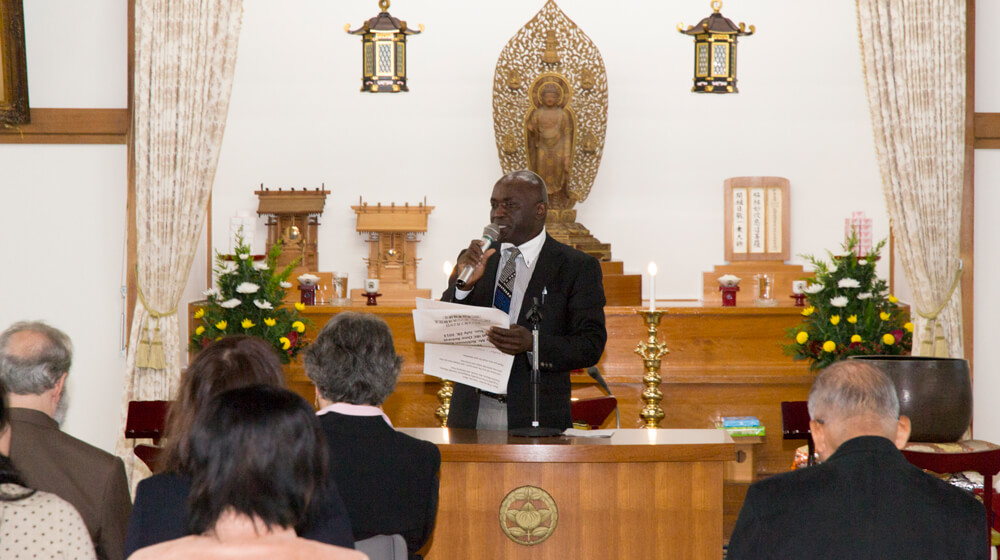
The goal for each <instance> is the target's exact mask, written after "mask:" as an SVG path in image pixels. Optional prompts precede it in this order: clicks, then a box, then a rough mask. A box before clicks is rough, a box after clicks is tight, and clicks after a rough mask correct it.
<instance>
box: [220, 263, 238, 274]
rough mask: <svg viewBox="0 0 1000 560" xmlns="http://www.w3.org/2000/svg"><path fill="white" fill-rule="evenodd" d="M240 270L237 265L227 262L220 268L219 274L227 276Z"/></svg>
mask: <svg viewBox="0 0 1000 560" xmlns="http://www.w3.org/2000/svg"><path fill="white" fill-rule="evenodd" d="M237 269H239V267H238V266H236V263H234V262H233V261H226V262H225V263H224V264H223V265H222V266H220V267H219V274H220V275H223V276H225V275H226V274H232V273H234V272H236V271H237Z"/></svg>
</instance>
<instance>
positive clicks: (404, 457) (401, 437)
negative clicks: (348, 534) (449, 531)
mask: <svg viewBox="0 0 1000 560" xmlns="http://www.w3.org/2000/svg"><path fill="white" fill-rule="evenodd" d="M401 364H402V359H401V358H400V357H399V356H397V355H396V350H395V348H394V347H393V342H392V332H391V331H390V330H389V326H388V325H387V324H386V323H385V321H383V320H382V319H379V318H378V317H376V316H374V315H369V314H364V313H351V312H345V313H339V314H337V315H336V316H335V317H334V318H333V319H331V320H330V321H329V322H328V323H327V324H326V326H324V327H323V330H321V331H320V333H319V335H317V336H316V340H314V341H313V342H312V343H311V344H310V345H309V347H308V348H307V349H306V351H305V358H304V365H305V370H306V375H307V376H309V379H310V380H312V382H313V384H314V385H316V400H317V401H318V403H319V406H320V407H321V409H320V411H319V412H318V413H317V414H318V415H319V422H320V425H321V426H322V428H323V431H324V432H325V433H326V438H327V443H328V445H329V446H330V476H331V477H332V478H333V480H334V482H335V483H336V485H337V487H338V488H339V489H340V495H341V498H343V500H344V505H345V506H347V512H348V515H349V516H350V518H351V527H352V529H353V530H354V540H355V541H359V540H362V539H366V538H369V537H372V536H375V535H391V534H400V535H402V536H403V538H405V539H406V545H407V549H408V551H409V557H410V558H411V559H414V558H421V556H420V555H419V552H420V550H421V548H422V547H423V546H424V545H425V544H426V543H427V541H428V540H429V539H430V536H431V532H432V531H433V529H434V517H435V516H436V514H437V501H438V470H439V469H440V467H441V453H440V452H439V451H438V449H437V447H436V446H434V444H432V443H429V442H426V441H421V440H418V439H415V438H412V437H410V436H408V435H405V434H401V433H399V432H397V431H396V430H395V429H394V428H393V427H392V422H390V420H389V417H388V416H386V415H385V413H384V412H383V411H382V409H381V405H382V403H384V402H385V400H386V398H388V397H389V395H390V394H391V393H392V391H393V389H395V387H396V380H397V378H398V377H399V369H400V366H401Z"/></svg>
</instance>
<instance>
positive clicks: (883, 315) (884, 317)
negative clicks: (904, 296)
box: [878, 311, 892, 321]
mask: <svg viewBox="0 0 1000 560" xmlns="http://www.w3.org/2000/svg"><path fill="white" fill-rule="evenodd" d="M878 316H879V318H881V319H882V320H883V321H888V320H889V317H892V315H891V314H889V312H887V311H883V312H881V313H879V314H878Z"/></svg>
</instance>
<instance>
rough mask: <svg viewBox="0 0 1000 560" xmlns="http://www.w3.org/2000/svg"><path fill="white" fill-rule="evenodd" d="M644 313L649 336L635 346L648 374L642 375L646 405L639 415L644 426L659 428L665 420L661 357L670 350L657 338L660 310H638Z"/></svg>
mask: <svg viewBox="0 0 1000 560" xmlns="http://www.w3.org/2000/svg"><path fill="white" fill-rule="evenodd" d="M637 312H638V313H640V314H642V318H643V320H645V321H646V325H647V326H648V327H649V328H648V330H647V333H648V335H649V336H648V337H647V338H646V340H645V341H643V342H639V344H637V345H636V346H635V353H636V354H638V355H640V356H642V364H643V365H644V366H645V367H646V375H644V376H643V377H642V384H643V385H645V386H646V388H645V389H643V390H642V401H643V402H644V403H645V406H643V407H642V412H640V413H639V416H641V417H642V420H643V422H645V424H644V425H643V426H642V427H643V428H649V429H654V430H655V429H657V428H659V427H660V420H663V416H664V414H663V409H662V408H661V407H660V401H661V400H663V393H662V392H660V357H661V356H663V355H664V354H666V353H667V352H669V351H670V350H667V343H665V342H659V341H657V340H656V326H657V325H659V324H660V315H661V312H660V311H647V310H637Z"/></svg>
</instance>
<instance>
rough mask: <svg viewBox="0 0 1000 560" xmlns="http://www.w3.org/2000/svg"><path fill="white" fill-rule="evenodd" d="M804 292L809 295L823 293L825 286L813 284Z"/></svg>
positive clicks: (804, 289)
mask: <svg viewBox="0 0 1000 560" xmlns="http://www.w3.org/2000/svg"><path fill="white" fill-rule="evenodd" d="M802 291H803V292H805V293H807V294H818V293H820V292H822V291H823V284H812V283H810V284H809V285H807V286H806V287H805V288H802Z"/></svg>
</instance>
